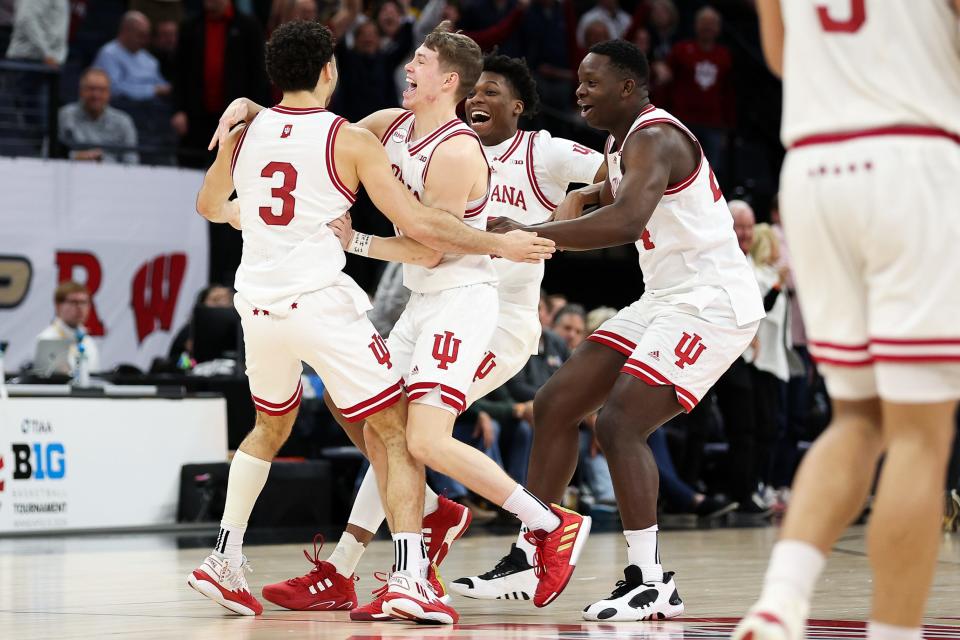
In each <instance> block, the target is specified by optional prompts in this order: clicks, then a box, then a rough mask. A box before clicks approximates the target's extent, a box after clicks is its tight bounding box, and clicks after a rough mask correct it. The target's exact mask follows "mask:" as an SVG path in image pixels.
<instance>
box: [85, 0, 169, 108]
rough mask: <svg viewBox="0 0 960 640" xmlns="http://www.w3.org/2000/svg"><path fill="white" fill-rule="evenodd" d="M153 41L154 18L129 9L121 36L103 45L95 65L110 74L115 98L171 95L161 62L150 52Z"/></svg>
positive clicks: (122, 20)
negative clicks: (151, 25)
mask: <svg viewBox="0 0 960 640" xmlns="http://www.w3.org/2000/svg"><path fill="white" fill-rule="evenodd" d="M149 42H150V20H148V19H147V16H145V15H143V14H142V13H140V12H139V11H128V12H126V13H125V14H124V15H123V18H122V19H121V20H120V28H119V30H118V31H117V37H116V38H115V39H113V40H111V41H110V42H108V43H107V44H105V45H103V47H101V48H100V51H99V53H97V57H96V59H95V60H94V61H93V66H94V67H97V68H99V69H103V70H104V71H106V72H107V75H109V76H110V86H111V90H112V95H113V97H114V98H125V99H127V100H133V101H136V102H142V101H147V100H155V99H157V98H162V97H165V96H168V95H170V83H168V82H167V81H166V80H164V78H163V76H161V75H160V63H159V62H158V61H157V59H156V58H155V57H153V54H152V53H150V52H149V51H147V48H146V47H147V44H148V43H149Z"/></svg>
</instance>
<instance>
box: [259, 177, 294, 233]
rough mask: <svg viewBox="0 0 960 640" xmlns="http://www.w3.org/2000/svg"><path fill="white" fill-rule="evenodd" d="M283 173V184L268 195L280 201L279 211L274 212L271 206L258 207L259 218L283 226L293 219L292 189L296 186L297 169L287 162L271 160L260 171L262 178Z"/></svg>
mask: <svg viewBox="0 0 960 640" xmlns="http://www.w3.org/2000/svg"><path fill="white" fill-rule="evenodd" d="M278 173H281V174H283V184H281V185H280V186H279V187H274V188H273V189H271V190H270V195H271V196H273V197H274V198H277V199H278V200H280V202H281V203H282V205H281V208H280V213H274V212H273V207H260V218H261V219H262V220H263V221H264V222H266V223H267V224H269V225H276V226H280V227H285V226H286V225H288V224H290V221H291V220H293V210H294V208H295V207H296V205H297V201H296V199H295V198H294V197H293V190H294V189H296V188H297V170H296V169H295V168H294V167H293V165H292V164H290V163H289V162H271V163H269V164H268V165H267V166H265V167H264V168H263V171H261V172H260V176H261V177H262V178H272V177H274V176H275V175H277V174H278Z"/></svg>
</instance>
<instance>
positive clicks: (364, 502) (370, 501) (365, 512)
mask: <svg viewBox="0 0 960 640" xmlns="http://www.w3.org/2000/svg"><path fill="white" fill-rule="evenodd" d="M386 518H387V514H386V513H384V511H383V503H382V502H381V501H380V489H379V488H378V487H377V475H376V474H375V473H374V472H373V466H372V465H371V466H370V467H369V468H368V469H367V473H366V475H364V476H363V482H361V483H360V490H359V491H357V498H356V500H354V501H353V508H352V509H351V510H350V518H349V519H348V520H347V522H349V523H350V524H352V525H354V526H356V527H360V528H361V529H365V530H366V531H369V532H370V533H376V532H377V529H379V528H380V525H381V524H383V521H384V520H386Z"/></svg>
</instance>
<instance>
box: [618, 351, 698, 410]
mask: <svg viewBox="0 0 960 640" xmlns="http://www.w3.org/2000/svg"><path fill="white" fill-rule="evenodd" d="M620 373H625V374H627V375H631V376H633V377H635V378H639V379H640V380H642V381H643V382H646V383H647V384H649V385H651V386H654V387H662V386H672V387H673V390H674V391H675V392H676V394H677V401H678V402H679V403H680V405H681V406H682V407H683V408H684V409H686V410H687V411H688V412H689V411H691V410H692V409H693V408H694V407H695V406H697V403H698V402H700V400H699V399H698V398H697V396H695V395H693V394H692V393H690V392H689V391H687V390H686V389H684V388H683V387H681V386H680V385H678V384H674V383H673V382H671V381H670V379H669V378H667V377H666V376H665V375H663V374H662V373H660V372H659V371H657V370H656V369H654V368H653V367H651V366H650V365H648V364H647V363H646V362H641V361H640V360H634V359H633V358H630V359H629V360H627V361H626V362H625V363H624V365H623V368H621V369H620Z"/></svg>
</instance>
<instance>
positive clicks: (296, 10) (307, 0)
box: [267, 0, 320, 34]
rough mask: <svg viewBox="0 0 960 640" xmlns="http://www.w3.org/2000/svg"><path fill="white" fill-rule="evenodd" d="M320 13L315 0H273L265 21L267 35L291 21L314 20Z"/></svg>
mask: <svg viewBox="0 0 960 640" xmlns="http://www.w3.org/2000/svg"><path fill="white" fill-rule="evenodd" d="M319 14H320V12H319V11H318V9H317V2H316V0H274V2H273V6H272V7H271V9H270V19H269V20H268V21H267V33H268V34H270V33H273V30H274V29H276V28H277V27H279V26H280V25H281V24H283V23H285V22H290V21H291V20H310V21H313V20H316V19H317V17H318V16H319Z"/></svg>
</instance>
